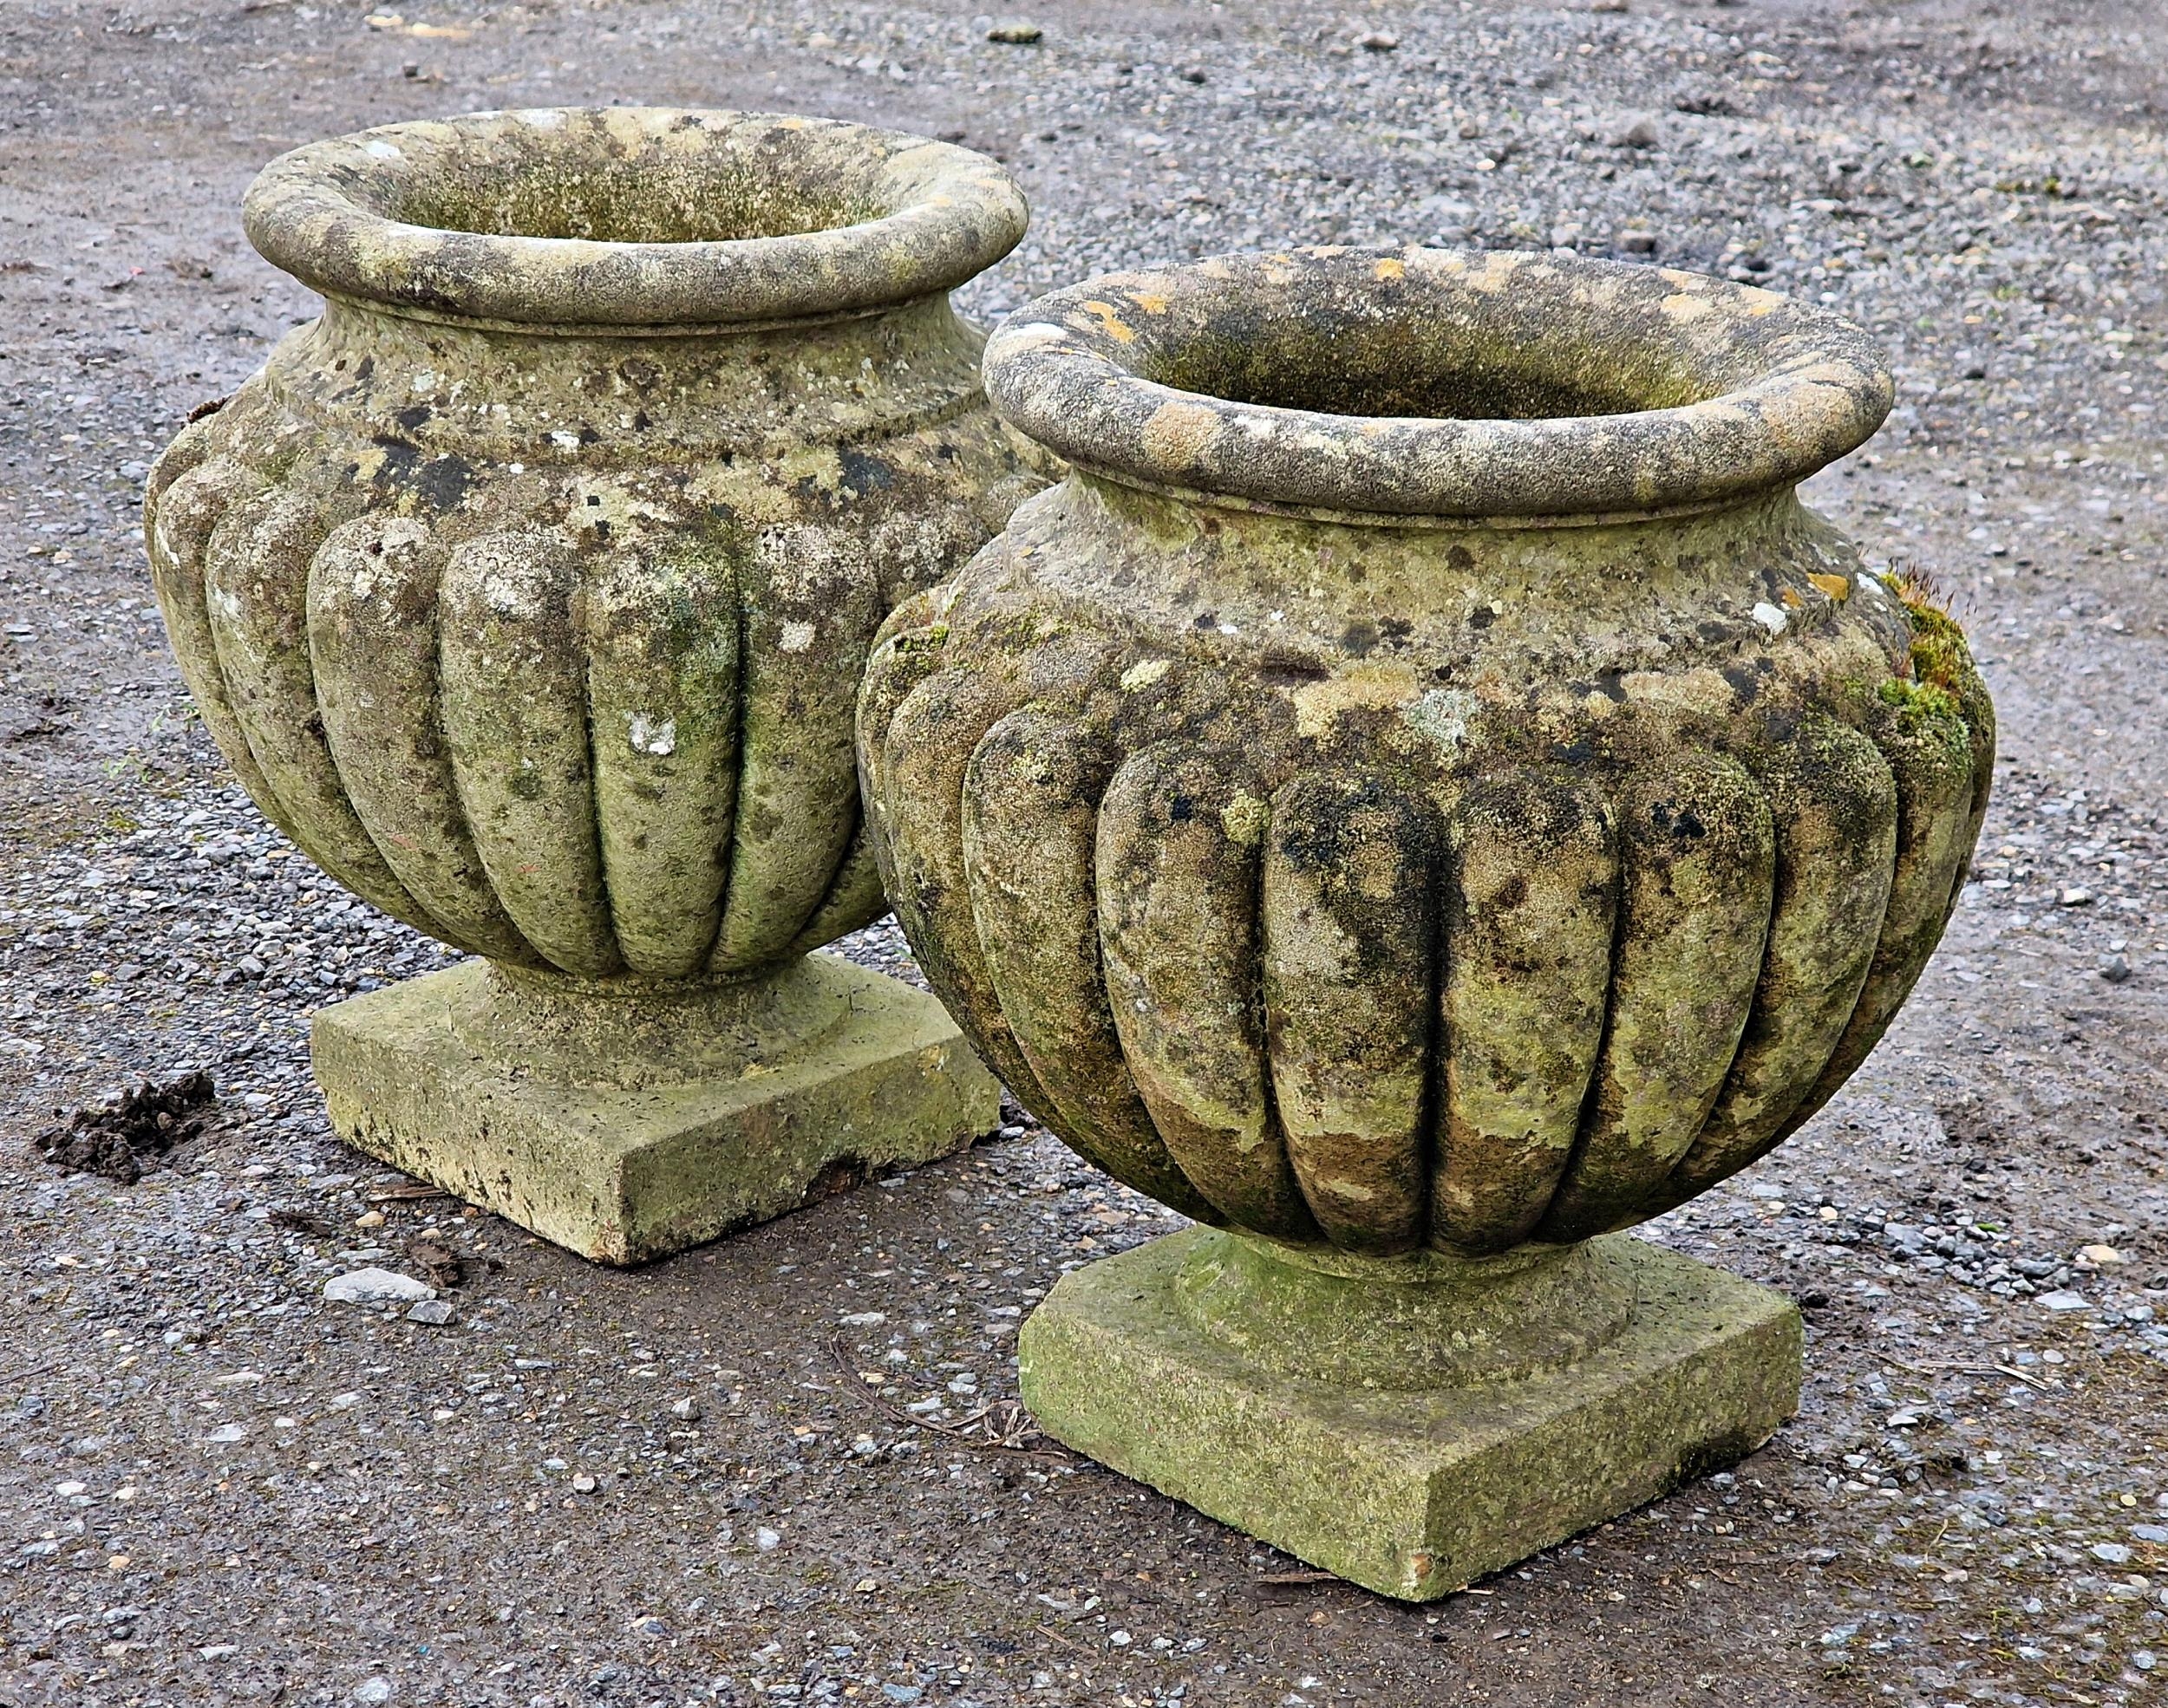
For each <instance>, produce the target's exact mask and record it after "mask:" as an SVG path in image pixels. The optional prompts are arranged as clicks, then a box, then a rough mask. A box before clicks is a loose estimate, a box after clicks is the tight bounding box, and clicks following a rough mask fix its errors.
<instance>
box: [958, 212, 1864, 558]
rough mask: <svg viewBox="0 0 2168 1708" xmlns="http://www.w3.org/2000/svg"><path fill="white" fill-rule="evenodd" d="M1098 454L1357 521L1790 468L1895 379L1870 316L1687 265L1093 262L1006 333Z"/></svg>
mask: <svg viewBox="0 0 2168 1708" xmlns="http://www.w3.org/2000/svg"><path fill="white" fill-rule="evenodd" d="M986 376H987V388H988V391H989V395H990V396H991V397H992V398H993V401H994V404H995V407H996V408H997V409H998V410H999V411H1000V412H1001V414H1002V415H1003V416H1004V417H1005V418H1006V419H1007V420H1009V422H1010V423H1011V425H1013V426H1015V427H1017V428H1019V429H1020V430H1021V431H1022V432H1023V433H1024V434H1028V436H1029V437H1031V438H1033V439H1035V440H1038V441H1039V442H1040V443H1042V444H1043V445H1045V446H1047V447H1048V448H1049V449H1051V450H1053V451H1055V452H1056V453H1059V454H1060V455H1061V456H1063V457H1065V458H1067V459H1068V460H1070V461H1071V462H1073V463H1074V464H1075V465H1077V466H1079V467H1080V468H1081V469H1083V470H1084V471H1085V472H1086V473H1090V474H1095V475H1100V476H1104V477H1107V478H1110V479H1115V480H1120V481H1125V482H1127V483H1129V484H1132V485H1137V486H1145V487H1147V488H1152V489H1155V490H1161V491H1171V492H1177V493H1180V494H1185V495H1190V496H1198V497H1203V498H1205V499H1214V498H1217V499H1229V500H1233V501H1237V502H1242V503H1249V504H1254V505H1265V506H1268V507H1272V508H1287V509H1293V510H1297V511H1304V510H1322V511H1328V512H1335V513H1342V514H1348V515H1350V516H1353V517H1355V518H1357V519H1360V518H1362V517H1365V516H1368V517H1371V518H1376V519H1380V520H1390V519H1393V518H1422V517H1440V518H1453V517H1477V518H1480V517H1486V516H1492V517H1549V516H1555V517H1561V518H1571V517H1590V516H1605V515H1631V514H1641V513H1647V512H1669V511H1676V510H1681V509H1689V508H1698V507H1702V506H1706V505H1713V504H1718V503H1723V502H1727V501H1731V500H1734V499H1744V498H1747V497H1749V496H1752V495H1754V494H1756V493H1759V492H1765V491H1771V490H1775V489H1779V488H1781V487H1785V486H1792V485H1794V484H1796V483H1797V482H1798V481H1799V480H1800V479H1804V478H1805V477H1806V475H1808V474H1811V473H1813V472H1814V471H1815V470H1816V469H1818V468H1820V467H1821V466H1824V465H1825V464H1826V463H1829V462H1832V461H1834V460H1836V459H1837V458H1838V457H1840V456H1842V455H1844V454H1845V453H1846V452H1848V451H1850V450H1851V449H1853V448H1854V447H1857V446H1858V445H1859V444H1861V443H1862V442H1864V440H1866V439H1867V438H1868V437H1869V436H1870V435H1871V434H1872V433H1873V432H1874V431H1875V429H1876V428H1877V427H1879V426H1880V425H1881V422H1882V420H1883V417H1884V415H1886V414H1888V412H1889V407H1890V401H1891V387H1890V376H1889V375H1888V373H1887V372H1886V370H1885V369H1884V366H1883V362H1882V358H1881V355H1880V353H1879V351H1878V350H1877V348H1876V347H1875V345H1874V344H1873V342H1872V341H1871V339H1870V338H1869V337H1868V336H1867V335H1866V334H1865V333H1864V332H1863V331H1861V330H1860V329H1858V327H1855V326H1853V325H1851V323H1848V322H1846V321H1844V320H1841V319H1839V318H1838V317H1837V316H1833V315H1829V314H1825V313H1822V312H1820V311H1819V310H1812V309H1809V308H1806V307H1803V306H1801V305H1799V304H1796V303H1789V302H1786V300H1784V299H1783V298H1781V297H1775V296H1773V295H1772V294H1770V293H1769V292H1767V291H1764V290H1756V289H1753V288H1752V287H1747V286H1740V285H1734V284H1726V283H1724V282H1723V281H1721V280H1716V279H1709V278H1703V277H1697V276H1695V275H1693V274H1688V273H1680V272H1675V271H1670V270H1668V269H1660V268H1653V267H1645V266H1636V265H1630V264H1622V263H1613V262H1602V261H1592V260H1584V259H1581V258H1560V257H1551V256H1537V255H1528V254H1519V253H1513V254H1490V255H1486V254H1479V253H1468V252H1462V251H1453V250H1433V249H1362V250H1356V249H1316V250H1302V251H1292V252H1289V253H1281V254H1269V255H1243V256H1228V257H1222V258H1217V259H1212V260H1206V261H1200V262H1196V263H1192V264H1186V265H1182V266H1174V267H1168V268H1165V269H1161V270H1159V271H1153V272H1142V273H1121V274H1113V275H1110V276H1107V277H1103V278H1099V279H1094V280H1091V281H1089V282H1087V283H1086V284H1081V285H1079V286H1076V287H1074V289H1071V290H1064V291H1060V292H1057V293H1055V295H1053V296H1050V297H1042V298H1041V299H1040V300H1039V301H1037V302H1035V303H1031V304H1029V305H1028V306H1027V307H1026V308H1024V309H1022V310H1019V311H1018V312H1017V313H1016V314H1015V315H1013V316H1010V318H1009V320H1008V322H1007V323H1004V324H1003V326H1002V329H1000V330H999V331H998V332H997V333H996V335H995V337H994V339H993V340H992V342H990V343H989V346H988V349H987V355H986Z"/></svg>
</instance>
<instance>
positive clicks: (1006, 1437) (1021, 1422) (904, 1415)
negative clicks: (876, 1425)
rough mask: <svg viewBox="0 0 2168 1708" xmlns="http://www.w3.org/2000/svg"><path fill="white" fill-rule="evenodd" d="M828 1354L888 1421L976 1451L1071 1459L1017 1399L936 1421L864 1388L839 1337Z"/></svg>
mask: <svg viewBox="0 0 2168 1708" xmlns="http://www.w3.org/2000/svg"><path fill="white" fill-rule="evenodd" d="M828 1355H829V1356H830V1357H831V1358H833V1359H835V1361H836V1367H837V1368H838V1369H839V1370H840V1371H842V1372H843V1373H844V1375H845V1376H846V1378H851V1379H850V1380H846V1382H845V1384H844V1385H845V1386H846V1388H848V1389H850V1391H851V1392H853V1393H855V1394H856V1395H857V1396H858V1397H859V1398H860V1399H862V1400H864V1401H865V1404H866V1405H869V1406H871V1407H872V1409H873V1410H874V1411H878V1412H879V1413H880V1414H881V1415H882V1416H883V1417H884V1418H888V1419H889V1420H890V1421H891V1423H896V1424H905V1425H908V1426H909V1427H911V1428H912V1429H922V1430H924V1431H927V1432H928V1433H929V1434H931V1435H937V1436H940V1437H942V1438H943V1439H944V1440H947V1441H953V1442H955V1443H956V1444H957V1446H959V1447H969V1448H971V1449H972V1450H974V1451H976V1452H981V1453H987V1452H993V1453H1024V1454H1028V1455H1029V1456H1030V1457H1033V1458H1040V1459H1047V1460H1049V1461H1052V1462H1053V1463H1055V1464H1065V1465H1066V1464H1071V1463H1072V1460H1071V1457H1070V1456H1069V1455H1068V1453H1067V1452H1065V1451H1063V1450H1061V1448H1059V1447H1055V1446H1052V1445H1049V1444H1046V1442H1047V1437H1045V1436H1044V1435H1043V1434H1042V1433H1041V1432H1040V1430H1039V1427H1038V1425H1037V1424H1034V1423H1032V1422H1031V1421H1030V1413H1028V1411H1025V1410H1024V1408H1023V1404H1022V1401H1020V1400H1014V1399H996V1400H994V1401H992V1402H990V1403H989V1404H988V1405H982V1406H980V1407H979V1409H978V1410H977V1411H974V1412H972V1413H971V1414H970V1416H969V1417H966V1418H958V1419H957V1421H956V1422H955V1423H953V1424H937V1423H935V1422H934V1421H933V1420H932V1419H931V1418H921V1417H919V1416H918V1415H917V1413H916V1412H914V1411H906V1410H904V1407H902V1406H900V1405H896V1404H895V1403H894V1402H893V1401H891V1400H886V1399H883V1398H881V1397H880V1395H878V1394H877V1393H868V1392H866V1391H865V1385H864V1384H863V1383H859V1382H857V1381H856V1380H855V1371H854V1369H853V1366H852V1360H851V1359H850V1356H849V1354H847V1353H846V1352H845V1351H844V1349H843V1342H842V1340H840V1339H831V1340H829V1342H828ZM996 1417H1000V1418H1003V1419H1005V1422H1006V1426H1005V1427H1003V1426H1002V1425H997V1424H996V1423H995V1422H994V1421H993V1420H994V1419H995V1418H996ZM973 1424H985V1425H986V1428H987V1433H986V1434H985V1435H983V1436H975V1435H972V1434H970V1428H971V1426H972V1425H973Z"/></svg>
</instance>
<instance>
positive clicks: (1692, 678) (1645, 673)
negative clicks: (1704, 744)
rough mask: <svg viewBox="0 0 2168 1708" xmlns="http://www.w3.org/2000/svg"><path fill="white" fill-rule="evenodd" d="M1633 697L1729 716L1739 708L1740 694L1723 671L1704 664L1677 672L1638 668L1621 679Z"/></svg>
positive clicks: (1621, 684)
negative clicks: (1699, 667)
mask: <svg viewBox="0 0 2168 1708" xmlns="http://www.w3.org/2000/svg"><path fill="white" fill-rule="evenodd" d="M1619 687H1620V688H1623V689H1624V690H1625V694H1626V697H1627V698H1628V699H1629V700H1631V701H1638V702H1640V703H1642V704H1643V705H1652V706H1674V707H1677V708H1678V709H1679V710H1681V711H1682V712H1701V713H1704V714H1707V715H1708V716H1710V717H1720V718H1721V717H1729V716H1730V715H1731V714H1733V713H1734V712H1735V711H1737V710H1738V709H1739V693H1738V690H1737V689H1735V688H1733V687H1732V685H1731V684H1730V683H1729V682H1727V681H1725V680H1724V677H1723V675H1722V673H1721V672H1720V671H1717V670H1714V669H1710V668H1707V667H1704V668H1701V669H1698V670H1684V671H1680V672H1677V673H1673V672H1671V671H1668V670H1636V671H1634V672H1632V673H1631V674H1629V675H1625V676H1623V677H1621V678H1620V679H1619Z"/></svg>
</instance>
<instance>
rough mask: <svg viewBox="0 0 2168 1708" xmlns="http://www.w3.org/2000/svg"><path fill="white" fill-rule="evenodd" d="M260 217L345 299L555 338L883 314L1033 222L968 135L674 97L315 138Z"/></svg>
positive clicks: (266, 182) (249, 204)
mask: <svg viewBox="0 0 2168 1708" xmlns="http://www.w3.org/2000/svg"><path fill="white" fill-rule="evenodd" d="M242 213H243V223H244V225H245V228H246V231H247V233H248V238H249V241H250V242H251V244H254V245H255V247H256V249H257V250H258V252H259V253H261V254H262V255H263V257H264V259H265V260H267V261H269V262H271V264H272V265H274V266H276V267H278V268H279V269H281V270H282V271H285V272H287V273H290V274H291V275H292V276H293V277H296V278H297V279H299V280H301V281H302V283H304V284H307V285H309V286H310V287H311V288H312V289H314V290H317V291H319V292H321V293H323V295H324V296H326V297H333V298H345V299H352V300H357V301H359V302H362V303H366V304H368V305H369V306H370V307H373V308H375V309H377V310H390V311H392V312H395V313H403V314H407V315H410V316H418V317H421V318H428V319H446V320H454V321H480V322H486V323H499V324H504V325H511V326H516V327H521V328H532V329H539V330H544V331H548V330H552V329H558V330H571V329H582V328H603V329H637V328H649V329H665V330H675V329H689V328H698V327H711V326H712V327H723V328H728V327H738V326H744V325H748V324H757V323H780V322H787V321H797V320H805V319H811V318H821V317H831V316H845V315H852V314H860V313H867V312H872V311H875V310H879V309H882V308H886V307H890V306H894V305H898V304H902V303H910V302H913V301H917V300H919V299H921V298H924V297H929V296H931V295H934V294H935V293H937V292H941V291H945V290H951V289H953V288H954V287H956V286H957V285H959V284H963V283H964V282H965V281H967V280H969V279H970V278H972V277H976V275H978V274H979V273H982V272H983V271H985V270H986V269H987V268H989V267H990V266H992V265H993V264H995V263H996V262H998V261H999V260H1000V259H1001V258H1002V257H1003V256H1005V255H1007V254H1008V253H1009V251H1010V250H1011V249H1013V248H1015V245H1016V244H1017V243H1018V241H1019V240H1020V239H1021V238H1022V236H1023V233H1024V229H1025V225H1026V224H1027V221H1028V210H1027V208H1026V205H1025V203H1024V199H1023V194H1022V191H1021V190H1020V189H1019V188H1018V187H1017V186H1016V183H1015V179H1013V178H1012V177H1010V175H1009V173H1008V172H1007V170H1006V169H1004V168H1003V167H1002V166H1001V165H1000V163H999V162H997V161H996V160H992V159H990V158H989V157H988V156H986V155H984V154H981V153H975V152H974V151H972V150H970V149H968V148H963V147H957V146H956V145H954V144H952V143H946V142H937V141H933V140H929V139H927V138H924V137H919V136H914V135H911V134H908V133H906V132H902V131H893V130H884V129H879V128H877V127H872V126H868V125H859V124H852V123H849V122H847V121H841V120H833V119H820V118H811V117H805V116H801V115H798V114H775V113H746V112H736V111H730V110H725V109H721V108H656V107H609V108H582V107H560V108H525V109H518V110H506V111H500V112H484V113H474V114H465V115H462V116H460V117H457V118H451V119H444V120H423V121H411V122H406V123H401V124H391V125H382V126H378V127H375V128H372V129H369V130H364V131H360V132H356V133H354V134H349V135H346V136H340V137H333V138H330V139H328V140H323V141H320V142H313V143H309V144H307V145H305V146H304V147H300V148H297V149H294V150H292V151H291V152H290V153H285V154H282V155H280V156H279V157H278V159H276V160H272V161H271V163H270V164H269V165H267V166H264V169H263V170H262V171H261V172H260V173H258V174H257V176H256V179H255V180H254V182H253V183H251V185H250V186H249V189H248V192H247V195H246V197H245V200H244V202H243V209H242ZM523 227H526V228H533V227H540V228H542V229H539V230H536V229H522V228H523ZM657 234H659V235H657Z"/></svg>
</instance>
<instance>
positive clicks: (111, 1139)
mask: <svg viewBox="0 0 2168 1708" xmlns="http://www.w3.org/2000/svg"><path fill="white" fill-rule="evenodd" d="M217 1099H218V1088H217V1087H216V1086H214V1085H212V1083H211V1076H210V1075H209V1074H208V1073H203V1072H196V1073H184V1074H182V1075H181V1076H180V1078H179V1079H168V1080H167V1081H166V1082H165V1084H163V1085H156V1084H153V1083H152V1082H151V1081H149V1080H145V1081H144V1082H143V1084H141V1085H138V1086H137V1087H136V1088H135V1089H134V1091H132V1092H123V1093H122V1094H121V1097H120V1098H117V1099H115V1100H114V1102H111V1103H108V1104H107V1105H105V1106H104V1107H103V1108H100V1109H78V1110H77V1111H75V1113H74V1114H73V1115H71V1116H69V1118H67V1120H65V1121H56V1122H55V1123H54V1124H53V1125H51V1126H49V1127H48V1128H46V1129H45V1131H43V1132H42V1133H40V1134H39V1135H38V1136H37V1139H36V1144H37V1151H38V1154H39V1155H40V1156H42V1157H44V1158H45V1160H46V1161H47V1162H49V1163H50V1164H52V1165H53V1166H54V1167H55V1168H56V1169H65V1170H68V1172H69V1173H70V1174H101V1175H103V1176H105V1177H106V1178H107V1179H108V1180H118V1181H121V1182H124V1183H128V1184H131V1185H132V1184H134V1183H135V1182H136V1181H138V1180H140V1179H141V1178H142V1177H143V1170H145V1169H146V1168H157V1167H160V1166H161V1165H162V1164H164V1162H165V1160H166V1158H167V1155H168V1154H169V1153H170V1152H171V1151H173V1147H174V1146H175V1145H177V1144H182V1143H184V1142H186V1140H188V1139H192V1138H195V1136H196V1135H197V1134H198V1133H199V1132H201V1131H203V1129H204V1124H205V1123H206V1121H208V1120H209V1119H210V1118H211V1112H212V1105H213V1104H214V1103H215V1102H216V1101H217Z"/></svg>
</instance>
